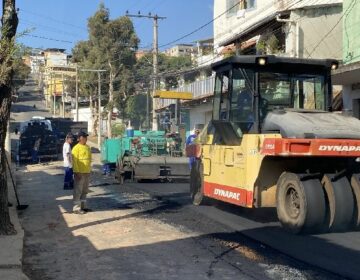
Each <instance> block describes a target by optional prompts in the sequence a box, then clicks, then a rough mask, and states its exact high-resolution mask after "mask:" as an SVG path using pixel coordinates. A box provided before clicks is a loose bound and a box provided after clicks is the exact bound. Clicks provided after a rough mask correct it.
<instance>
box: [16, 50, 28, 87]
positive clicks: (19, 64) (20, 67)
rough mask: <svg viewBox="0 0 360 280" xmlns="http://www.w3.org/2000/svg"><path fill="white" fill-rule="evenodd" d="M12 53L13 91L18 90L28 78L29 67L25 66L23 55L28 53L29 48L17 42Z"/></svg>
mask: <svg viewBox="0 0 360 280" xmlns="http://www.w3.org/2000/svg"><path fill="white" fill-rule="evenodd" d="M15 50H16V51H15V53H14V61H13V71H14V79H13V87H14V89H15V91H18V89H19V88H21V87H22V86H23V85H24V84H25V82H26V79H27V78H28V76H29V74H30V72H31V68H30V67H29V66H27V65H26V64H25V63H24V61H23V57H24V56H25V55H28V54H29V48H27V47H26V46H24V45H21V44H18V45H17V46H16V49H15Z"/></svg>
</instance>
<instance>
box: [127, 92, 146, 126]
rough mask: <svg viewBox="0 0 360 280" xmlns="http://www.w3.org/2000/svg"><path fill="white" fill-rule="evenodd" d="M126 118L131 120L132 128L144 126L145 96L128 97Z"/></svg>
mask: <svg viewBox="0 0 360 280" xmlns="http://www.w3.org/2000/svg"><path fill="white" fill-rule="evenodd" d="M125 113H126V116H127V117H128V118H129V119H130V120H131V124H132V126H134V127H135V128H139V126H144V121H145V119H146V95H133V96H130V97H129V98H128V100H127V102H126V107H125Z"/></svg>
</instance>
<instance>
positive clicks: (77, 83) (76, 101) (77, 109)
mask: <svg viewBox="0 0 360 280" xmlns="http://www.w3.org/2000/svg"><path fill="white" fill-rule="evenodd" d="M78 73H79V71H78V65H77V64H76V75H75V79H76V81H75V85H76V93H75V111H76V113H75V114H76V117H75V120H76V121H77V122H78V121H79V80H78Z"/></svg>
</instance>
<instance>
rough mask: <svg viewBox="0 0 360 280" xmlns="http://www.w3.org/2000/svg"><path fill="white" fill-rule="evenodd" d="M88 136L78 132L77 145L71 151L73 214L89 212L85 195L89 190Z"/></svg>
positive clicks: (89, 151) (89, 152) (89, 154)
mask: <svg viewBox="0 0 360 280" xmlns="http://www.w3.org/2000/svg"><path fill="white" fill-rule="evenodd" d="M87 137H88V134H87V133H85V132H82V131H81V132H79V134H78V142H79V143H78V144H76V145H75V147H74V148H73V149H72V152H71V154H72V160H73V171H74V198H73V200H74V207H73V213H75V214H85V213H86V212H88V211H91V210H90V209H89V208H87V207H86V195H87V193H88V189H89V181H90V172H91V149H90V147H89V146H88V145H86V142H87Z"/></svg>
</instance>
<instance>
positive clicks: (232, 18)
mask: <svg viewBox="0 0 360 280" xmlns="http://www.w3.org/2000/svg"><path fill="white" fill-rule="evenodd" d="M238 1H239V0H214V18H217V17H219V16H220V15H221V14H223V13H225V12H226V11H227V10H228V9H229V8H230V7H232V6H233V5H234V4H235V3H236V2H238ZM245 1H249V3H251V4H252V3H253V6H251V7H250V8H247V9H243V7H241V6H240V5H238V6H237V7H236V9H233V10H232V11H229V12H227V13H226V14H225V15H223V16H220V17H219V18H217V19H216V20H215V21H214V47H215V49H216V48H218V47H219V46H220V45H222V44H223V43H224V42H225V41H227V40H229V39H231V38H232V37H234V36H235V35H237V34H239V33H243V32H245V31H247V30H248V29H249V28H251V27H254V26H255V25H256V24H258V23H260V22H261V21H264V20H266V19H268V18H269V17H274V16H275V14H276V13H277V12H278V11H279V9H281V8H282V7H283V2H284V1H279V0H252V1H250V0H245Z"/></svg>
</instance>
